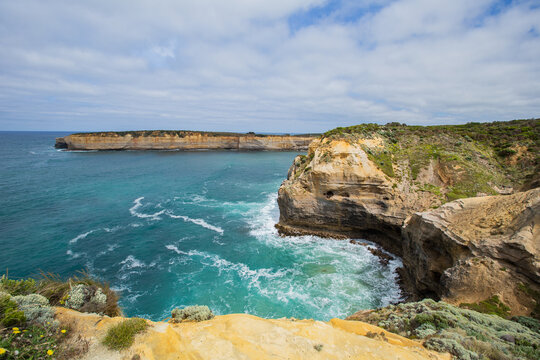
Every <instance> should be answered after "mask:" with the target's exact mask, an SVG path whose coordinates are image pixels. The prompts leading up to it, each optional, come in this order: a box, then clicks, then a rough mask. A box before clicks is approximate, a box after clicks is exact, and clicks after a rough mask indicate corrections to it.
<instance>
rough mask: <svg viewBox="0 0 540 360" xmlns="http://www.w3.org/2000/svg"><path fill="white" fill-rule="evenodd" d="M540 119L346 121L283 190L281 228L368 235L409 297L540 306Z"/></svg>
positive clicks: (521, 310) (314, 146) (518, 310)
mask: <svg viewBox="0 0 540 360" xmlns="http://www.w3.org/2000/svg"><path fill="white" fill-rule="evenodd" d="M539 133H540V120H538V119H533V120H516V121H510V122H498V123H484V124H480V123H472V124H467V125H456V126H431V127H420V126H406V125H401V124H395V123H393V124H388V125H386V126H379V125H375V124H366V125H358V126H354V127H350V128H337V129H334V130H332V131H329V132H327V133H325V134H324V135H322V136H321V137H320V138H319V139H317V140H314V141H313V142H312V143H311V145H310V147H309V151H308V154H307V155H305V156H304V155H301V156H298V157H297V158H296V159H295V160H294V163H293V165H292V166H291V168H290V170H289V174H288V177H287V180H286V181H284V182H283V184H282V186H281V187H280V189H279V197H278V204H279V208H280V221H279V223H278V224H277V225H276V227H277V228H278V230H279V231H280V233H282V234H287V235H301V234H316V235H320V236H327V237H356V238H366V239H368V240H372V241H374V242H376V243H378V244H380V245H381V246H382V247H383V248H385V249H386V250H387V251H389V252H391V253H393V254H395V255H398V256H400V257H401V258H402V259H403V264H404V269H403V270H402V273H401V275H402V280H403V282H404V288H405V290H406V291H407V293H408V295H409V298H410V299H412V300H414V299H422V298H425V297H431V298H434V299H437V300H439V299H443V300H445V301H447V302H449V303H453V304H461V303H478V302H481V301H485V300H487V299H490V298H492V297H493V296H497V297H498V298H499V299H500V301H502V302H503V303H505V304H508V305H509V306H510V309H511V310H510V311H511V314H514V315H531V314H532V315H534V316H538V314H539V311H538V309H539V307H540V298H539V294H540V276H539V275H540V225H539V223H540V189H538V188H536V187H537V186H538V177H539V173H540V171H539V169H540V158H539V149H540V143H539Z"/></svg>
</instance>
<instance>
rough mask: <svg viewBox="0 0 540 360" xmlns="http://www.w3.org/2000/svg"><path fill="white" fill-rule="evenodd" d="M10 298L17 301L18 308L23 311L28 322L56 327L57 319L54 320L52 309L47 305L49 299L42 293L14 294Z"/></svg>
mask: <svg viewBox="0 0 540 360" xmlns="http://www.w3.org/2000/svg"><path fill="white" fill-rule="evenodd" d="M12 300H13V301H14V302H15V303H17V306H18V308H19V310H21V311H23V312H24V315H25V317H26V320H27V321H28V323H30V324H33V325H47V324H51V326H53V327H55V328H56V327H58V325H59V323H58V321H56V320H54V309H53V308H52V307H51V306H50V305H49V300H47V298H45V297H44V296H42V295H38V294H30V295H25V296H23V295H19V296H14V297H13V298H12Z"/></svg>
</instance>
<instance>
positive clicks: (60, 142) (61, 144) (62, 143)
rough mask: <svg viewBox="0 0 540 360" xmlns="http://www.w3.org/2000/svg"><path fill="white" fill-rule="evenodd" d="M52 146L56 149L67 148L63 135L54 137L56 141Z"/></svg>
mask: <svg viewBox="0 0 540 360" xmlns="http://www.w3.org/2000/svg"><path fill="white" fill-rule="evenodd" d="M54 147H55V148H57V149H67V148H68V145H67V143H66V140H64V138H63V137H59V138H56V143H55V144H54Z"/></svg>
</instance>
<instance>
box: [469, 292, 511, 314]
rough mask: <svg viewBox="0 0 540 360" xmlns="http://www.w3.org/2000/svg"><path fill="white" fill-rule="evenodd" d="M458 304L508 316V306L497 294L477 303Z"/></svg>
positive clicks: (482, 311)
mask: <svg viewBox="0 0 540 360" xmlns="http://www.w3.org/2000/svg"><path fill="white" fill-rule="evenodd" d="M459 306H460V307H462V308H466V309H471V310H474V311H478V312H481V313H484V314H493V315H497V316H500V317H502V318H505V319H506V318H508V317H510V308H509V307H508V306H507V305H506V304H505V303H503V302H502V301H501V300H500V299H499V297H498V296H497V295H494V296H492V297H490V298H489V299H486V300H484V301H480V302H478V303H461V304H460V305H459Z"/></svg>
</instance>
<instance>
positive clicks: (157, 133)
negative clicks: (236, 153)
mask: <svg viewBox="0 0 540 360" xmlns="http://www.w3.org/2000/svg"><path fill="white" fill-rule="evenodd" d="M313 139H315V136H314V135H312V134H306V135H260V134H254V133H247V134H238V133H219V132H202V131H163V130H153V131H125V132H96V133H78V134H72V135H68V136H65V137H61V138H57V139H56V144H55V147H56V148H60V149H68V150H259V151H260V150H274V151H276V150H277V151H286V150H294V151H302V150H307V148H308V146H309V143H310V142H311V141H312V140H313Z"/></svg>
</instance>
